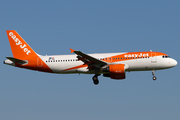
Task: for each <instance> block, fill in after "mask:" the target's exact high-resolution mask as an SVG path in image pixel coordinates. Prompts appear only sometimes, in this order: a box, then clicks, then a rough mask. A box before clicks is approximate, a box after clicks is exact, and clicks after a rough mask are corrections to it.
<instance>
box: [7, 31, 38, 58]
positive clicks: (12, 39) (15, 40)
mask: <svg viewBox="0 0 180 120" xmlns="http://www.w3.org/2000/svg"><path fill="white" fill-rule="evenodd" d="M6 32H7V36H8V39H9V43H10V46H11V50H12V53H13V56H14V58H17V59H22V60H23V59H27V58H32V57H36V56H37V54H36V53H35V52H34V50H33V49H32V48H31V47H30V46H29V45H28V44H27V43H26V42H25V41H24V39H23V38H22V37H21V36H20V35H19V34H18V33H17V32H16V31H15V30H7V31H6Z"/></svg>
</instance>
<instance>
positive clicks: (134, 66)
mask: <svg viewBox="0 0 180 120" xmlns="http://www.w3.org/2000/svg"><path fill="white" fill-rule="evenodd" d="M120 54H124V53H103V54H88V55H90V56H92V57H94V58H96V59H99V60H100V59H101V60H102V59H103V58H110V57H111V56H116V55H120ZM76 56H77V55H52V56H39V57H40V58H41V59H42V60H43V61H44V62H45V63H46V64H47V65H48V66H49V67H50V68H51V70H52V71H53V72H54V73H60V74H65V73H87V74H90V73H92V72H90V71H89V70H88V69H87V66H81V65H83V64H84V63H83V62H82V61H79V60H78V59H77V57H76ZM52 58H53V59H52ZM112 59H113V58H112ZM112 59H111V61H108V64H125V71H146V70H161V69H167V68H171V67H174V66H176V65H177V62H176V60H174V59H172V58H169V57H168V58H163V57H162V56H155V57H146V58H138V59H129V60H124V61H123V60H122V61H117V62H112ZM115 59H116V58H115ZM117 59H120V58H117ZM76 66H81V67H77V68H76ZM39 67H43V64H41V63H40V64H39ZM73 67H74V69H73ZM70 68H72V69H70ZM92 74H94V73H92Z"/></svg>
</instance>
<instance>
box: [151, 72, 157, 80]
mask: <svg viewBox="0 0 180 120" xmlns="http://www.w3.org/2000/svg"><path fill="white" fill-rule="evenodd" d="M152 75H153V80H154V81H155V80H156V79H157V78H156V76H155V70H153V71H152Z"/></svg>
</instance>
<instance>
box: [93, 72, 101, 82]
mask: <svg viewBox="0 0 180 120" xmlns="http://www.w3.org/2000/svg"><path fill="white" fill-rule="evenodd" d="M99 75H100V74H95V75H94V76H93V77H92V79H93V82H94V84H95V85H97V84H99V80H98V76H99Z"/></svg>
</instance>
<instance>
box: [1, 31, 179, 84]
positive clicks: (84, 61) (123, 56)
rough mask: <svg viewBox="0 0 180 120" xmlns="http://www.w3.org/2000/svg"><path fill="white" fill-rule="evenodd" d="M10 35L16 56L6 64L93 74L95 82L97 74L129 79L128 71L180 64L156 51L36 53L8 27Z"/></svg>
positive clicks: (153, 72) (49, 70)
mask: <svg viewBox="0 0 180 120" xmlns="http://www.w3.org/2000/svg"><path fill="white" fill-rule="evenodd" d="M6 32H7V36H8V39H9V43H10V46H11V50H12V53H13V57H6V58H7V60H5V61H4V64H7V65H11V66H15V67H19V68H25V69H30V70H35V71H41V72H48V73H57V74H72V73H78V74H81V73H82V74H94V76H93V77H92V79H93V83H94V84H95V85H97V84H98V83H99V80H98V76H100V75H101V74H102V75H103V76H104V77H110V78H111V79H115V80H122V79H125V78H126V72H130V71H152V75H153V80H156V76H155V71H156V70H162V69H168V68H172V67H174V66H176V65H177V61H176V60H175V59H172V58H170V57H169V56H168V55H167V54H165V53H161V52H154V51H152V50H150V51H147V52H121V53H101V54H100V53H99V54H97V53H96V54H85V53H83V52H81V51H77V50H73V49H71V48H70V50H71V53H75V54H73V55H48V56H47V55H46V56H42V55H39V54H37V53H36V52H35V51H34V50H33V49H32V48H31V47H30V46H29V45H28V44H27V43H26V42H25V40H24V39H23V38H22V37H21V36H20V35H19V34H18V33H17V32H16V31H15V30H7V31H6Z"/></svg>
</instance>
